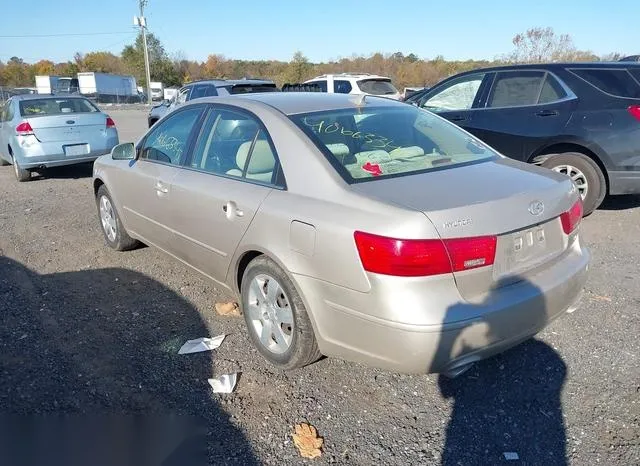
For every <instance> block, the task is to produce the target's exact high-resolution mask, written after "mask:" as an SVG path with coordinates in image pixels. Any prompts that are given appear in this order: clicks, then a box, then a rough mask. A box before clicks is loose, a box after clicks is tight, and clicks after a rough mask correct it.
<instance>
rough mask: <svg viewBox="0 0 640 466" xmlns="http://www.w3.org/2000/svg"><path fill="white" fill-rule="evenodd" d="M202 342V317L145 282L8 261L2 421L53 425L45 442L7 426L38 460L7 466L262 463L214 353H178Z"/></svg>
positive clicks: (1, 265) (18, 445)
mask: <svg viewBox="0 0 640 466" xmlns="http://www.w3.org/2000/svg"><path fill="white" fill-rule="evenodd" d="M202 336H209V331H208V329H207V327H206V325H205V324H204V322H203V321H202V318H201V317H200V315H199V314H198V312H197V311H196V309H194V308H193V306H192V305H191V304H189V303H188V302H187V301H185V300H184V299H183V298H181V297H180V296H178V295H176V294H175V293H174V292H173V291H171V290H169V289H168V288H166V287H165V286H163V285H162V284H160V283H158V282H157V281H155V280H153V279H151V278H149V277H147V276H145V275H142V274H140V273H137V272H133V271H130V270H125V269H118V268H112V269H101V270H86V271H79V272H64V273H53V274H48V275H39V274H37V273H35V272H33V271H31V270H29V269H28V268H26V267H24V266H23V265H21V264H20V263H18V262H16V261H14V260H11V259H9V258H7V257H3V256H2V257H0V344H1V346H2V347H1V351H2V357H0V415H1V416H3V417H5V418H6V417H7V416H12V415H19V418H20V419H23V420H24V419H31V420H34V421H33V422H38V423H41V421H42V420H43V419H45V420H47V419H48V421H47V422H45V423H44V424H43V425H45V426H46V427H45V428H44V431H45V432H47V435H44V434H43V435H44V436H38V435H36V434H34V432H36V433H37V432H42V431H43V430H42V429H43V428H42V425H40V424H39V425H38V426H34V425H31V427H28V428H27V427H25V429H26V430H25V429H22V430H15V429H14V428H11V429H9V431H8V432H7V430H6V429H7V428H6V426H5V427H4V428H3V427H0V430H2V433H1V434H0V437H2V438H3V439H4V448H5V449H6V447H7V445H10V446H11V448H12V451H13V453H14V454H15V456H16V458H22V459H23V460H25V458H26V459H28V460H27V461H23V462H16V463H6V464H30V465H39V464H47V465H53V464H58V463H56V462H55V461H53V459H52V458H53V456H52V450H51V448H53V447H52V445H53V446H55V447H56V448H58V449H63V450H64V448H67V449H66V450H64V451H62V452H60V454H63V456H64V455H67V456H64V457H65V458H68V456H69V455H72V456H73V455H74V454H76V453H77V454H79V455H83V454H88V455H90V456H89V457H86V458H84V457H83V458H84V460H83V461H78V462H77V463H74V462H73V461H61V463H60V464H92V465H102V464H105V465H106V464H109V465H111V464H137V465H146V464H157V465H160V464H163V465H167V466H168V465H174V464H175V465H185V466H186V465H190V464H206V463H207V462H209V463H215V464H229V463H235V464H258V462H257V460H256V458H255V457H254V454H253V452H252V449H251V447H250V445H249V443H248V441H247V439H246V438H245V437H244V435H243V434H242V432H241V431H240V430H239V429H238V428H237V427H235V426H234V425H233V424H232V422H231V420H230V419H229V416H228V415H227V413H226V412H225V411H224V410H223V409H221V407H220V406H219V402H218V401H217V400H218V399H219V396H218V395H213V394H212V392H211V388H210V386H209V384H208V383H207V379H208V378H210V377H212V374H213V372H214V368H213V360H212V356H213V354H214V353H211V352H204V353H197V354H189V355H178V354H177V352H178V349H179V348H180V346H181V345H182V344H183V343H184V342H185V341H186V340H187V339H191V338H198V337H202ZM24 415H27V416H24ZM60 415H63V416H64V417H65V419H66V418H68V417H69V416H71V418H72V419H74V421H73V422H71V421H69V422H62V421H61V422H62V423H60V424H57V423H56V421H55V419H58V418H60ZM52 419H53V420H52ZM36 420H37V421H36ZM42 422H44V421H42ZM65 429H67V430H69V435H66V436H65V435H64V433H65V432H67V431H66V430H65ZM17 432H20V433H21V434H20V435H19V434H18V433H17ZM25 432H27V433H26V434H25ZM12 435H14V436H15V440H16V441H15V442H11V441H9V440H8V439H11V438H12V437H11V436H12ZM47 438H49V440H47ZM50 439H57V440H56V441H55V442H54V441H52V440H50ZM0 443H3V442H0ZM37 445H41V446H43V445H44V446H46V448H45V447H44V446H43V447H42V448H36V446H37ZM65 445H66V447H65ZM87 445H91V448H88V447H87ZM85 447H86V448H85ZM0 449H2V448H0ZM70 451H71V452H72V453H69V452H70ZM38 455H41V456H38ZM42 455H44V456H42ZM198 455H201V456H202V458H203V460H202V461H199V460H197V459H195V458H197V457H198ZM204 455H206V456H204ZM54 456H55V455H54ZM7 457H8V456H7V453H6V451H5V452H4V453H3V458H5V459H6V458H7ZM192 460H193V461H192ZM3 462H4V460H3Z"/></svg>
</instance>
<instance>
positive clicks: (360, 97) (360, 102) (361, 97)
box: [351, 94, 367, 107]
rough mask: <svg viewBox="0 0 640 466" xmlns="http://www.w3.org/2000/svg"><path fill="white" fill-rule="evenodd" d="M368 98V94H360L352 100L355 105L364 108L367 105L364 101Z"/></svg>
mask: <svg viewBox="0 0 640 466" xmlns="http://www.w3.org/2000/svg"><path fill="white" fill-rule="evenodd" d="M366 97H367V94H358V95H355V96H354V97H353V99H351V102H353V103H354V104H356V106H358V107H363V106H364V105H365V103H366V102H365V101H364V99H365V98H366Z"/></svg>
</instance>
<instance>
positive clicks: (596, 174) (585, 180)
mask: <svg viewBox="0 0 640 466" xmlns="http://www.w3.org/2000/svg"><path fill="white" fill-rule="evenodd" d="M542 166H543V167H545V168H550V169H551V170H553V171H555V172H558V173H562V174H563V175H567V176H568V177H569V178H571V179H572V180H573V182H574V183H575V185H576V188H578V192H579V193H580V196H581V197H582V202H583V205H584V215H585V216H586V215H589V214H590V213H591V212H593V211H594V210H596V209H597V208H598V207H600V204H602V201H603V200H604V197H605V195H606V194H607V182H606V179H605V177H604V174H603V173H602V170H600V167H599V166H598V164H597V163H595V162H594V161H593V160H591V159H590V158H589V157H587V156H586V155H584V154H579V153H577V152H567V153H564V154H557V155H552V156H551V157H549V158H548V159H547V160H545V161H544V162H543V163H542Z"/></svg>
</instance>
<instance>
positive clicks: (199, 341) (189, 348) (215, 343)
mask: <svg viewBox="0 0 640 466" xmlns="http://www.w3.org/2000/svg"><path fill="white" fill-rule="evenodd" d="M225 337H226V335H218V336H217V337H214V338H206V337H203V338H196V339H195V340H189V341H187V342H186V343H185V344H184V345H182V347H181V348H180V350H178V354H189V353H199V352H201V351H211V350H214V349H216V348H218V347H219V346H220V345H221V344H222V342H223V341H224V338H225Z"/></svg>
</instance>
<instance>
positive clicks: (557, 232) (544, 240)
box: [493, 219, 565, 280]
mask: <svg viewBox="0 0 640 466" xmlns="http://www.w3.org/2000/svg"><path fill="white" fill-rule="evenodd" d="M564 247H565V246H564V240H563V236H562V228H561V226H560V222H558V220H557V219H554V220H551V221H549V222H546V223H543V224H540V225H535V226H531V227H528V228H525V229H523V230H518V231H515V232H513V233H508V234H506V235H501V236H499V237H498V245H497V248H496V261H495V263H494V268H493V275H494V279H496V280H499V279H501V278H504V277H507V276H509V275H513V274H518V273H522V272H525V271H527V270H530V269H532V268H534V267H537V266H539V265H541V264H543V263H545V262H547V261H550V260H552V259H553V258H555V257H557V256H558V255H560V254H561V253H562V252H563V251H564Z"/></svg>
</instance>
